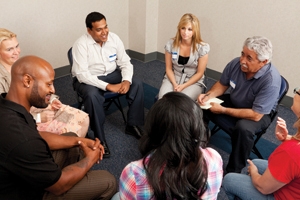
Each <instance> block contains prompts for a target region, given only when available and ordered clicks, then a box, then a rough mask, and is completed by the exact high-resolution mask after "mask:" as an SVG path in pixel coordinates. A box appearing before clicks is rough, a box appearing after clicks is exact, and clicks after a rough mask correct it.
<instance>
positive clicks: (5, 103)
mask: <svg viewBox="0 0 300 200" xmlns="http://www.w3.org/2000/svg"><path fill="white" fill-rule="evenodd" d="M6 94H7V93H2V94H1V95H0V103H1V106H3V107H5V108H7V109H10V110H13V111H14V112H16V113H19V114H20V115H21V116H23V118H24V119H25V120H26V122H27V123H28V124H29V125H30V126H34V127H35V126H36V124H35V122H34V120H33V117H32V115H31V114H30V113H29V112H28V111H27V110H26V109H25V108H24V107H23V106H21V105H20V104H17V103H15V102H13V101H10V100H7V99H5V97H6Z"/></svg>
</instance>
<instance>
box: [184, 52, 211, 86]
mask: <svg viewBox="0 0 300 200" xmlns="http://www.w3.org/2000/svg"><path fill="white" fill-rule="evenodd" d="M207 61H208V54H206V55H204V56H203V57H201V58H199V59H198V66H197V72H196V73H195V74H194V75H193V76H192V77H191V78H190V79H189V80H188V81H187V82H185V83H183V84H182V85H181V86H182V87H180V89H179V91H182V90H183V89H185V88H187V87H188V86H190V85H192V84H194V83H196V82H197V81H199V80H200V79H201V78H202V76H203V74H204V71H205V69H206V65H207Z"/></svg>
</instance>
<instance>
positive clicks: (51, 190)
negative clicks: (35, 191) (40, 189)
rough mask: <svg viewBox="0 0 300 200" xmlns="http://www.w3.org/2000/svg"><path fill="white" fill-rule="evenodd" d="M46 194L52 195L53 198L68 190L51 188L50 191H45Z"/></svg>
mask: <svg viewBox="0 0 300 200" xmlns="http://www.w3.org/2000/svg"><path fill="white" fill-rule="evenodd" d="M46 190H47V191H48V192H50V193H52V194H54V195H55V196H60V195H62V194H64V193H65V192H67V191H68V188H66V187H63V186H62V187H59V188H55V189H54V188H52V189H46Z"/></svg>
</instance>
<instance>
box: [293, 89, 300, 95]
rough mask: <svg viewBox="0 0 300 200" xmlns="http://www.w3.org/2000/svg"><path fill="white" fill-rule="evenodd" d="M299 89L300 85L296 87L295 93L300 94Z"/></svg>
mask: <svg viewBox="0 0 300 200" xmlns="http://www.w3.org/2000/svg"><path fill="white" fill-rule="evenodd" d="M299 89H300V87H297V88H295V89H294V94H298V95H300V92H299Z"/></svg>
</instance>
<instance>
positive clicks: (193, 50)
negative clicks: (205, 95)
mask: <svg viewBox="0 0 300 200" xmlns="http://www.w3.org/2000/svg"><path fill="white" fill-rule="evenodd" d="M209 50H210V46H209V44H207V43H204V42H203V40H202V39H201V35H200V23H199V20H198V18H197V17H196V16H195V15H193V14H190V13H187V14H184V15H183V16H182V17H181V19H180V21H179V23H178V26H177V33H176V36H175V37H174V38H172V39H170V40H169V41H168V42H167V44H166V46H165V63H166V74H165V76H164V79H163V81H162V85H161V87H160V90H159V94H158V98H159V99H160V98H162V96H163V95H164V94H166V93H167V92H171V91H175V92H182V93H184V94H186V95H188V96H189V97H191V98H192V99H193V100H196V99H197V97H198V95H199V94H200V93H202V91H203V89H204V87H206V86H205V85H204V83H203V82H204V72H205V69H206V65H207V61H208V52H209Z"/></svg>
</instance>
